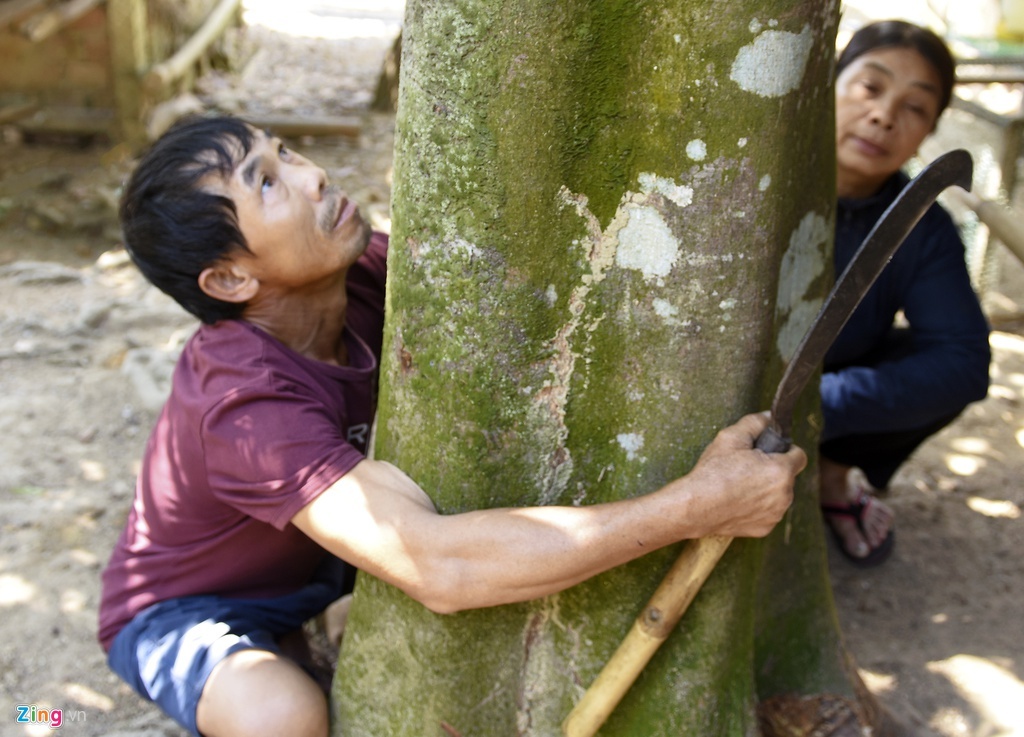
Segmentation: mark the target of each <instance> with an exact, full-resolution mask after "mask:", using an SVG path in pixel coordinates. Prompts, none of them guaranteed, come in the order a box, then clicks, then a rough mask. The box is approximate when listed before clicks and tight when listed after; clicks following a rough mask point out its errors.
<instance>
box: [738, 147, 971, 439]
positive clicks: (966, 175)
mask: <svg viewBox="0 0 1024 737" xmlns="http://www.w3.org/2000/svg"><path fill="white" fill-rule="evenodd" d="M973 171H974V162H973V160H972V159H971V155H970V154H969V153H967V151H964V150H963V149H956V150H954V151H950V152H948V153H945V154H943V155H942V156H940V157H938V158H937V159H935V160H934V161H933V162H931V163H930V164H929V165H928V166H926V167H925V168H924V169H922V170H921V172H920V173H919V174H918V175H917V176H916V177H914V178H913V179H912V180H911V181H910V182H908V183H907V185H906V186H905V187H904V188H903V191H902V192H900V193H899V195H898V196H897V197H896V199H895V200H894V201H893V203H892V204H891V205H890V206H889V207H888V209H886V211H885V212H884V213H883V214H882V217H880V218H879V219H878V222H877V223H875V227H874V228H872V229H871V232H870V233H868V236H867V238H865V239H864V242H863V243H861V245H860V247H859V248H858V249H857V252H856V253H855V254H854V255H853V258H852V259H851V260H850V263H849V265H847V267H846V269H845V270H844V271H843V273H842V274H841V275H840V276H839V278H838V279H837V280H836V283H835V286H834V287H833V288H832V292H831V293H830V294H829V295H828V298H827V299H826V300H825V303H824V304H823V305H822V307H821V311H820V312H818V316H817V317H816V318H814V322H813V323H812V324H811V327H810V329H809V330H808V331H807V334H806V335H804V338H803V340H802V341H800V345H799V346H797V349H796V351H795V352H794V354H793V358H792V359H790V361H789V365H788V366H786V370H785V372H784V373H783V375H782V379H781V380H780V381H779V386H778V389H777V390H776V392H775V398H774V400H773V401H772V409H771V415H772V424H771V425H770V426H769V428H768V429H767V430H765V432H764V433H762V434H761V436H760V437H759V438H758V439H757V447H758V448H761V449H762V450H765V451H767V452H769V453H772V452H782V451H785V450H787V449H788V448H789V444H790V441H789V432H790V428H791V426H792V423H793V406H794V404H795V403H796V400H797V397H799V396H800V393H801V392H802V391H803V389H804V387H805V386H806V385H807V382H808V380H809V379H810V378H811V376H812V375H813V374H814V372H815V370H816V369H817V368H818V366H819V365H820V364H821V362H822V361H823V360H824V358H825V353H826V352H827V351H828V349H829V347H830V346H831V345H832V342H833V341H834V340H835V339H836V336H837V335H839V331H840V330H842V329H843V326H844V325H846V322H847V320H849V319H850V315H852V314H853V311H854V310H855V309H856V308H857V305H859V304H860V301H861V300H862V299H863V298H864V295H865V294H867V292H868V290H869V289H870V288H871V285H872V284H874V283H875V280H876V279H877V278H878V275H879V274H881V273H882V270H883V269H884V268H885V266H886V264H888V263H889V261H890V259H892V256H893V254H894V253H896V249H897V248H899V247H900V244H901V243H903V241H904V239H905V238H906V237H907V235H909V234H910V231H911V230H913V229H914V226H915V225H917V223H918V221H919V220H920V219H921V217H922V216H923V215H924V214H925V212H926V211H927V210H928V208H929V207H931V205H932V203H933V202H935V198H936V197H938V196H939V194H940V193H941V192H942V190H944V189H946V188H947V187H950V186H953V185H957V186H959V187H961V188H962V189H965V190H970V188H971V178H972V176H973Z"/></svg>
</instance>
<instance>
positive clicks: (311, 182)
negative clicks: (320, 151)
mask: <svg viewBox="0 0 1024 737" xmlns="http://www.w3.org/2000/svg"><path fill="white" fill-rule="evenodd" d="M295 176H296V177H297V178H298V180H299V181H298V184H299V187H300V188H301V190H302V192H303V194H305V195H306V196H307V197H309V198H310V199H311V200H313V201H319V200H320V198H321V197H323V194H324V189H325V188H326V187H327V172H325V171H324V170H323V169H321V168H320V167H319V166H317V165H315V164H312V163H310V162H308V161H306V162H303V163H301V164H299V165H298V166H296V167H295Z"/></svg>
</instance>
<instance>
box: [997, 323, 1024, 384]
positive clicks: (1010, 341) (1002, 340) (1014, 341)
mask: <svg viewBox="0 0 1024 737" xmlns="http://www.w3.org/2000/svg"><path fill="white" fill-rule="evenodd" d="M988 342H989V345H991V346H992V347H993V348H997V349H999V350H1001V351H1010V352H1011V353H1020V354H1021V355H1024V338H1022V337H1021V336H1019V335H1013V334H1012V333H1000V332H998V331H993V332H992V334H991V335H989V337H988ZM1018 375H1019V374H1018Z"/></svg>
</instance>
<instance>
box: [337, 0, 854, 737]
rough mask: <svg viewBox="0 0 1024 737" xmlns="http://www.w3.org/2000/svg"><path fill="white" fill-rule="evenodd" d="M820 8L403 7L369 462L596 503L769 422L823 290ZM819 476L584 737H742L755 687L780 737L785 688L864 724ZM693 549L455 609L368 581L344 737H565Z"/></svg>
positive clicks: (349, 669)
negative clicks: (573, 714) (501, 602)
mask: <svg viewBox="0 0 1024 737" xmlns="http://www.w3.org/2000/svg"><path fill="white" fill-rule="evenodd" d="M837 20H838V7H837V2H836V1H835V0H831V1H830V2H825V3H822V2H820V0H779V1H778V2H775V3H772V4H771V5H770V6H767V5H766V4H764V3H759V2H749V1H748V2H745V3H732V4H727V5H723V4H721V3H716V2H713V1H712V0H689V1H688V2H680V1H679V0H647V1H643V2H641V1H638V0H609V1H608V2H602V3H592V2H585V1H584V0H550V1H549V2H532V1H529V0H500V1H499V0H462V1H461V2H454V3H437V2H428V1H427V0H409V2H408V5H407V11H406V23H405V27H404V31H403V39H402V44H403V56H402V64H401V74H402V83H401V89H400V95H399V100H400V102H399V105H398V120H397V141H396V151H395V182H394V197H393V202H392V208H393V213H392V214H393V223H394V225H393V231H392V238H391V256H390V261H389V265H388V268H389V275H388V279H389V284H388V293H389V298H388V316H387V328H386V331H385V332H386V334H385V343H384V353H385V355H384V359H383V366H382V374H381V394H380V411H379V416H378V425H377V432H378V437H377V444H376V452H377V456H378V457H380V458H384V459H387V460H390V461H392V462H394V463H395V464H396V465H398V466H399V467H401V468H402V469H404V470H405V471H406V472H407V473H408V474H409V475H410V476H412V478H414V479H415V480H416V481H417V482H418V483H419V484H420V485H421V486H422V487H423V488H424V489H425V490H426V491H427V493H428V494H429V495H430V496H431V497H432V499H433V500H434V502H435V504H436V505H437V507H438V508H439V510H441V512H442V513H446V514H447V513H455V512H460V511H464V510H469V509H474V508H484V507H498V506H524V505H544V504H574V505H587V504H594V503H597V502H602V501H607V500H613V499H620V498H624V497H628V496H633V495H637V494H641V493H646V492H649V491H651V490H653V489H655V488H657V487H659V486H661V485H662V484H664V483H665V482H667V481H669V480H670V479H672V478H675V477H677V476H680V475H682V474H684V473H686V472H687V471H688V470H689V469H690V468H691V466H692V465H693V463H694V462H695V461H696V459H697V458H698V456H699V455H700V452H701V451H702V449H703V448H704V447H705V446H706V445H707V444H708V443H709V442H710V441H711V439H712V438H713V436H714V434H715V433H716V431H717V430H718V429H719V428H721V427H722V426H724V425H726V424H728V423H730V422H732V421H734V420H736V419H737V418H738V417H739V416H740V415H742V414H744V413H746V412H750V411H755V410H759V409H764V408H766V407H767V405H768V403H769V400H770V397H771V394H772V392H773V391H774V385H775V382H776V381H777V379H778V377H779V376H780V374H781V368H782V362H783V360H784V359H785V358H787V357H788V356H789V355H790V354H791V352H792V350H793V348H794V347H795V345H796V343H797V342H798V341H799V338H800V337H801V335H802V333H803V331H804V330H805V329H806V328H807V327H808V325H809V324H810V321H811V319H813V317H814V314H815V313H816V312H817V309H818V307H819V306H820V304H821V299H822V297H823V295H824V294H825V292H826V291H827V289H828V286H829V284H830V282H831V275H832V269H831V246H830V244H831V233H832V222H833V217H834V202H835V194H834V184H833V183H834V181H835V170H834V145H835V144H834V128H833V124H832V88H831V83H830V73H831V68H832V58H833V54H834V39H835V30H836V23H837ZM814 394H815V393H814V392H809V396H808V397H807V398H806V399H805V401H804V404H803V406H802V408H801V411H800V412H799V413H798V414H797V419H798V422H797V424H798V432H797V440H798V442H800V443H801V445H802V446H803V447H804V448H806V449H808V450H809V451H810V454H811V455H812V460H813V456H814V452H813V451H814V448H815V447H816V435H815V433H814V431H813V430H812V428H813V425H814V418H815V417H816V416H817V400H816V397H815V396H814ZM815 470H816V469H815V468H814V464H813V463H812V467H811V468H810V469H808V471H807V472H805V473H804V474H803V475H802V477H801V480H800V484H799V488H798V500H797V502H796V504H795V505H794V508H793V510H792V511H791V512H790V513H789V515H788V516H787V518H786V519H785V520H784V522H783V524H781V525H780V526H779V529H778V530H777V532H776V533H774V534H773V536H772V537H771V538H770V539H769V541H768V542H767V543H761V542H754V541H747V540H738V541H736V542H735V543H734V544H733V545H732V547H731V548H730V550H729V551H728V552H727V554H726V556H725V558H724V559H723V560H722V562H721V563H720V564H719V566H718V569H717V570H716V571H715V572H714V573H713V575H712V576H711V578H710V580H709V581H708V583H707V584H706V586H705V587H704V590H703V591H702V592H701V593H700V594H699V595H698V597H697V599H696V601H695V602H694V604H693V606H692V607H691V609H690V611H689V612H688V613H687V615H686V616H685V617H684V619H683V621H682V623H681V624H680V627H679V629H678V631H677V632H676V633H674V634H673V635H672V636H671V637H670V638H669V640H668V642H667V643H666V644H665V645H664V646H663V647H662V649H661V650H660V651H659V653H658V654H657V655H656V656H655V657H654V659H653V660H652V662H651V663H650V664H649V666H648V667H647V669H646V670H645V672H644V673H643V674H642V675H641V677H640V679H639V680H638V681H637V683H636V684H635V686H634V687H633V688H632V690H631V691H630V693H629V694H627V696H626V698H625V699H624V700H623V702H622V703H621V704H620V705H619V707H618V708H617V709H616V711H615V712H614V713H613V714H612V715H611V718H610V719H609V720H608V722H607V723H606V725H605V727H604V728H603V730H602V731H601V734H604V735H643V736H644V737H654V736H657V735H673V737H675V736H677V735H682V734H687V735H701V736H702V737H710V736H713V735H754V734H758V733H759V732H760V729H761V728H760V727H759V726H758V725H759V721H758V714H757V709H758V703H759V701H761V700H768V699H771V700H768V701H767V708H766V710H764V711H763V712H762V714H761V721H760V723H761V724H763V725H765V730H766V733H768V732H771V730H772V729H775V727H772V726H771V725H772V724H774V723H775V722H773V721H772V720H773V719H775V721H776V722H777V721H778V720H777V718H776V716H775V712H773V711H772V710H771V708H770V707H771V706H772V705H778V704H780V703H783V700H784V698H790V699H791V698H794V697H793V696H792V695H793V694H796V695H797V696H801V695H814V696H817V695H821V694H830V695H832V696H829V698H836V699H840V700H848V702H849V704H850V705H851V707H852V708H853V709H854V710H857V709H858V708H859V706H858V701H857V689H856V686H857V679H856V676H855V675H852V674H851V671H850V668H849V664H848V663H847V659H846V657H845V655H844V653H843V650H842V646H841V642H840V636H839V633H838V629H837V623H836V617H835V611H834V607H833V603H832V598H831V592H830V590H829V585H828V577H827V569H826V560H825V553H824V543H823V535H822V530H821V522H820V515H819V513H818V509H817V501H816V482H815V478H816V477H815ZM679 550H680V548H679V547H672V548H669V549H665V550H660V551H653V552H651V553H650V554H649V555H647V556H646V557H644V558H642V559H641V560H639V561H636V562H634V563H633V564H630V565H627V566H623V567H621V568H619V569H617V570H613V571H611V572H609V573H607V574H604V575H601V576H598V577H596V578H594V579H592V580H590V581H588V582H586V583H584V584H582V585H580V586H577V587H575V588H573V589H571V590H569V591H566V592H563V593H562V594H560V595H557V596H551V597H548V598H545V599H541V600H537V601H532V602H528V603H524V604H519V605H514V606H505V607H496V608H492V609H486V610H479V611H472V612H466V613H462V614H458V615H451V616H438V615H434V614H432V613H430V612H429V611H427V610H426V609H424V608H423V607H422V606H420V605H418V604H416V603H415V602H413V601H411V600H410V599H408V598H407V597H406V596H405V595H404V594H402V593H401V592H399V591H397V590H395V589H393V588H391V587H389V586H387V585H385V584H383V583H382V582H380V581H378V580H376V579H373V578H371V577H369V576H365V575H364V576H361V578H360V581H359V584H358V586H357V590H356V597H355V602H354V606H353V610H352V613H351V617H350V620H349V625H348V630H347V633H346V636H345V640H344V644H343V646H342V653H341V662H340V664H339V668H338V677H337V679H336V682H335V687H334V692H333V699H332V701H333V709H334V716H335V720H334V721H335V724H334V734H336V735H342V734H343V735H345V737H354V736H357V735H367V736H370V735H372V736H374V737H381V736H382V735H388V736H389V737H397V736H400V735H409V736H410V737H424V736H427V737H433V736H434V735H442V736H443V735H449V736H450V735H455V734H458V735H463V736H464V737H469V736H470V735H473V736H474V737H481V736H485V735H494V736H495V737H508V736H509V735H522V736H525V735H531V736H537V737H551V736H552V735H556V734H558V733H559V732H560V727H559V725H560V724H561V721H562V720H563V719H564V718H565V716H566V714H567V713H568V712H569V710H570V709H571V708H572V706H573V704H574V703H575V702H576V701H578V700H579V698H580V696H581V694H582V693H583V691H584V689H585V688H586V687H587V686H588V685H589V684H590V683H591V682H592V681H593V679H594V678H595V676H596V675H597V673H598V672H599V671H600V669H601V666H602V665H603V664H604V663H605V661H607V660H608V658H609V657H610V655H611V654H612V652H614V650H615V648H616V646H617V644H618V642H619V641H620V640H621V638H622V637H623V635H624V634H625V633H626V632H627V631H628V629H629V627H630V626H631V624H632V621H633V619H634V618H635V616H636V615H637V613H638V612H639V610H640V608H641V607H642V605H643V603H644V602H645V601H646V599H647V598H648V597H649V595H650V594H651V592H653V590H654V588H655V587H656V586H657V583H658V581H659V580H660V578H661V576H662V575H663V574H664V572H665V571H666V569H667V568H668V567H669V566H670V565H671V562H672V560H673V559H674V558H675V556H676V555H677V554H678V552H679ZM772 697H774V698H772ZM783 713H784V712H783ZM784 728H786V729H788V727H784ZM775 733H780V732H775ZM781 733H785V734H807V733H808V732H793V731H790V732H781Z"/></svg>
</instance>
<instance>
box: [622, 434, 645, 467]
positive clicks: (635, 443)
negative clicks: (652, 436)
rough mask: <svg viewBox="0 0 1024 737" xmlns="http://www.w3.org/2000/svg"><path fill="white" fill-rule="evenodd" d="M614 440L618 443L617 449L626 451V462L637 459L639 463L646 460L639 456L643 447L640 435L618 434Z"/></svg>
mask: <svg viewBox="0 0 1024 737" xmlns="http://www.w3.org/2000/svg"><path fill="white" fill-rule="evenodd" d="M615 440H616V441H617V442H618V444H619V447H620V448H622V449H623V450H624V451H626V460H627V461H635V460H637V458H640V460H641V461H645V460H647V459H646V458H644V457H642V456H639V453H640V451H641V450H642V449H643V447H644V436H643V435H641V434H640V433H635V432H625V433H619V434H618V435H616V436H615Z"/></svg>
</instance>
